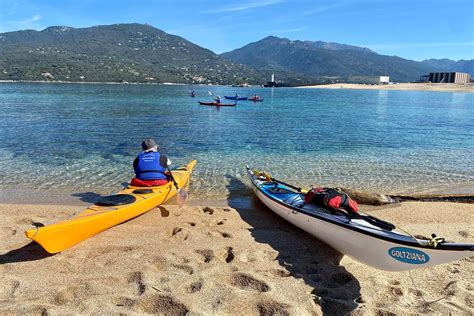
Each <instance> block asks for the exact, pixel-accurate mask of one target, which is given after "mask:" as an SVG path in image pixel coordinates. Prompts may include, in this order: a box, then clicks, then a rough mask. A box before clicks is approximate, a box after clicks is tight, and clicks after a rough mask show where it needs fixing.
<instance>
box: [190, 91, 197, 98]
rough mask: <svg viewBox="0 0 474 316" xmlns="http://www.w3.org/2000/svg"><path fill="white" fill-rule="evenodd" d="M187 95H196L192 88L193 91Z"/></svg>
mask: <svg viewBox="0 0 474 316" xmlns="http://www.w3.org/2000/svg"><path fill="white" fill-rule="evenodd" d="M189 95H190V96H192V97H193V98H194V97H195V96H196V92H195V91H194V90H193V91H191V93H190V94H189Z"/></svg>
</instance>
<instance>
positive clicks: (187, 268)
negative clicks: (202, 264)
mask: <svg viewBox="0 0 474 316" xmlns="http://www.w3.org/2000/svg"><path fill="white" fill-rule="evenodd" d="M171 266H172V267H173V268H176V269H179V270H183V271H185V272H187V273H189V274H193V273H194V269H193V268H192V267H191V266H189V265H187V264H172V265H171Z"/></svg>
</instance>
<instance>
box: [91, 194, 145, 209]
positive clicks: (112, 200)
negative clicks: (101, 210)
mask: <svg viewBox="0 0 474 316" xmlns="http://www.w3.org/2000/svg"><path fill="white" fill-rule="evenodd" d="M136 200H137V198H136V197H134V196H133V195H130V194H115V195H109V196H104V197H103V198H101V199H100V200H99V201H97V202H96V203H95V205H98V206H118V205H126V204H131V203H133V202H135V201H136Z"/></svg>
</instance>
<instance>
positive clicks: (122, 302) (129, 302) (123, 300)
mask: <svg viewBox="0 0 474 316" xmlns="http://www.w3.org/2000/svg"><path fill="white" fill-rule="evenodd" d="M135 303H136V301H135V300H134V299H131V298H129V297H119V298H118V299H117V301H116V303H115V306H123V307H132V306H133V305H135Z"/></svg>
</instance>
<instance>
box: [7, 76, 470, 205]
mask: <svg viewBox="0 0 474 316" xmlns="http://www.w3.org/2000/svg"><path fill="white" fill-rule="evenodd" d="M191 90H195V91H196V93H197V97H195V98H191V97H190V96H189V92H190V91H191ZM236 92H237V93H239V94H240V95H242V96H252V95H254V94H258V95H259V96H261V97H263V98H264V101H263V102H257V103H254V102H251V101H239V102H238V104H237V106H235V107H222V108H217V107H209V106H201V105H198V103H197V101H198V100H201V101H210V100H211V99H212V96H216V95H220V96H221V98H223V96H224V95H234V94H235V93H236ZM473 100H474V94H472V93H457V92H456V93H449V92H421V91H392V90H390V91H387V90H346V89H332V90H331V89H295V88H274V89H272V88H234V87H224V86H186V85H132V84H129V85H126V84H123V85H110V84H41V83H2V84H0V126H1V129H0V140H1V142H0V179H1V183H0V189H2V188H4V189H6V188H9V189H12V188H22V189H40V190H53V189H54V190H61V191H74V192H88V191H97V192H114V191H117V190H119V189H120V188H121V187H122V185H123V184H124V183H126V182H127V181H129V180H130V179H131V178H132V176H133V169H132V161H133V159H134V158H135V156H136V154H137V153H139V152H140V144H141V142H142V141H143V139H144V138H148V137H153V138H155V139H156V140H157V142H158V143H159V145H160V148H161V151H162V152H163V153H165V154H167V155H168V156H169V158H170V159H171V161H172V163H173V166H179V165H182V164H184V163H187V162H189V161H190V160H192V159H197V160H198V165H197V167H196V169H195V172H194V174H193V178H192V184H191V187H190V188H189V189H190V195H191V196H192V197H194V198H196V199H202V198H225V197H226V196H229V195H231V196H240V195H245V194H250V191H249V189H248V187H249V182H248V180H247V178H246V171H245V165H246V164H248V165H249V166H251V167H252V168H258V169H263V170H266V171H268V172H270V173H271V174H272V175H273V176H274V177H275V178H279V179H281V180H284V181H287V182H289V183H294V184H297V185H300V186H309V185H323V186H342V187H352V188H356V189H361V190H370V191H375V192H381V193H407V192H430V191H440V192H443V191H446V192H449V191H453V190H454V191H456V190H458V189H459V188H462V189H461V190H462V191H470V192H471V193H472V192H474V167H473V166H474V106H473ZM229 102H230V103H232V102H233V101H229Z"/></svg>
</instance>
